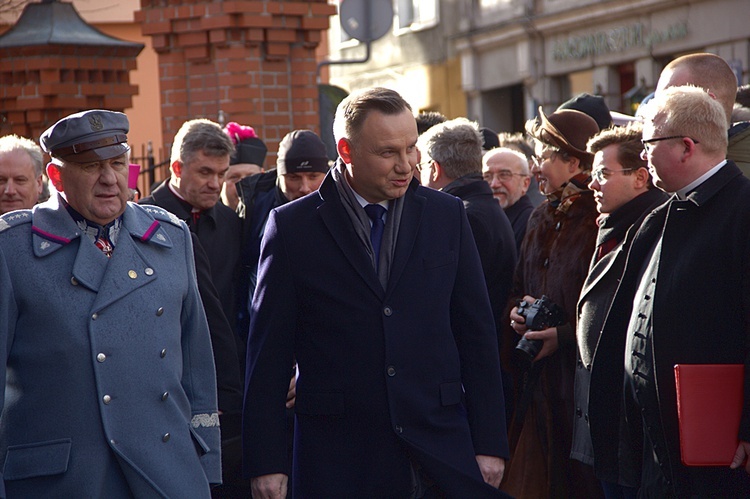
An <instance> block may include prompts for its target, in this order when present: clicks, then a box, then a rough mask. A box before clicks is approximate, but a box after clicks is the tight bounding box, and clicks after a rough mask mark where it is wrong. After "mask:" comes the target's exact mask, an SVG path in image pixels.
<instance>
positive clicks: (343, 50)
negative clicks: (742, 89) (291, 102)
mask: <svg viewBox="0 0 750 499" xmlns="http://www.w3.org/2000/svg"><path fill="white" fill-rule="evenodd" d="M347 1H349V0H347ZM373 1H376V2H377V1H378V0H373ZM383 1H388V0H383ZM395 2H396V4H395V7H394V11H395V14H394V27H393V29H392V31H391V33H390V34H389V35H386V36H385V37H383V38H382V39H381V40H378V41H376V42H374V43H373V50H372V51H373V54H374V57H373V58H372V60H371V61H370V62H368V63H366V64H362V65H342V66H340V67H338V68H336V69H335V70H332V72H331V82H332V83H333V84H337V85H340V86H342V87H343V88H348V89H349V90H353V89H355V88H360V87H362V86H369V85H373V84H385V85H386V86H390V87H392V88H395V89H397V90H401V89H405V90H404V95H405V96H407V98H409V99H410V102H411V103H412V105H415V106H416V107H418V108H420V109H431V110H438V111H441V112H443V113H444V114H446V115H448V116H449V117H453V116H458V115H462V114H461V111H463V113H465V114H463V115H465V116H467V117H469V118H470V119H473V120H477V121H479V122H480V123H481V124H482V125H483V126H488V127H490V128H493V129H495V130H498V131H515V130H521V129H522V127H523V123H524V121H525V120H526V119H528V118H530V117H533V116H534V115H535V114H536V109H537V107H538V106H540V105H541V106H544V108H545V109H554V108H555V107H556V106H557V105H559V104H560V103H562V102H564V101H565V100H567V99H568V98H570V97H572V96H573V95H575V94H578V93H580V92H589V93H594V94H598V95H602V96H604V97H605V99H606V102H607V104H608V105H609V106H610V109H612V110H615V111H620V112H623V113H626V114H633V113H634V112H635V110H636V109H637V105H638V103H640V100H641V99H642V98H643V97H645V96H646V95H647V94H648V93H650V92H651V91H653V89H654V86H655V84H656V81H657V80H658V77H659V73H660V72H661V69H662V68H663V67H664V65H666V63H668V62H669V61H670V60H672V59H673V58H675V57H677V56H680V55H684V54H687V53H691V52H702V51H703V52H711V53H715V54H717V55H719V56H721V57H723V58H724V59H725V60H726V61H727V62H728V63H729V64H730V65H731V66H732V67H733V68H734V69H735V72H736V73H737V76H738V82H739V83H746V82H747V81H748V76H749V75H748V63H749V62H750V24H748V23H747V22H746V15H745V14H746V12H747V3H746V1H744V0H609V1H596V0H411V1H410V2H409V1H407V0H395ZM404 3H406V4H407V5H411V6H412V7H413V8H416V10H419V9H420V8H422V7H423V6H424V5H428V6H429V7H428V8H427V9H426V10H434V11H435V12H437V16H436V21H435V22H434V23H433V24H432V25H423V26H419V25H418V26H417V28H418V29H415V30H409V31H408V32H404V31H403V29H399V27H398V26H399V23H401V24H403V21H401V20H400V12H406V11H405V10H404V7H403V6H401V8H399V6H400V5H402V4H404ZM433 4H434V7H433ZM423 10H424V9H423ZM336 24H338V23H337V22H336V21H335V20H334V21H332V25H336ZM339 40H340V39H338V38H336V37H335V36H334V33H333V31H332V34H331V54H332V57H337V56H346V55H347V54H349V53H351V52H353V51H356V50H358V47H347V46H346V45H345V44H344V43H341V42H340V41H339ZM448 73H450V76H448V77H446V78H442V79H441V77H442V76H443V75H445V74H448ZM457 80H458V81H457ZM436 86H440V87H442V89H443V90H442V92H435V91H433V90H432V89H433V88H434V87H436ZM459 101H461V102H463V105H462V104H461V103H460V102H459ZM457 102H459V103H457Z"/></svg>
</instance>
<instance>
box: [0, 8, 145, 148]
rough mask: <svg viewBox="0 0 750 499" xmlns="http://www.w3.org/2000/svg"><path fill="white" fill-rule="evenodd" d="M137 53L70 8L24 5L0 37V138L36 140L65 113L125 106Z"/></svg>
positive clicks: (130, 95) (136, 45) (129, 102)
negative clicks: (87, 21) (16, 17)
mask: <svg viewBox="0 0 750 499" xmlns="http://www.w3.org/2000/svg"><path fill="white" fill-rule="evenodd" d="M49 33H55V39H54V40H52V41H50V39H49V38H50V36H49ZM92 40H93V42H92ZM142 49H143V45H142V44H140V43H132V42H126V41H123V40H118V39H116V38H112V37H110V36H107V35H104V34H103V33H101V32H99V31H97V30H95V29H94V28H92V27H91V26H89V25H88V24H86V23H85V22H84V21H83V19H81V17H80V16H79V15H78V12H77V11H76V10H75V9H74V8H73V6H72V4H70V3H63V2H44V3H30V4H28V5H27V6H26V8H25V9H24V11H23V13H22V15H21V16H20V18H19V19H18V21H17V22H16V24H15V25H14V26H13V27H12V28H11V29H10V30H8V31H7V32H6V33H3V34H2V35H0V135H6V134H11V133H15V134H18V135H21V136H24V137H28V138H31V139H33V140H38V139H39V136H40V135H41V133H42V132H43V131H44V130H46V129H47V128H48V127H49V126H50V125H52V124H54V123H55V122H56V121H57V120H59V119H60V118H63V117H64V116H67V115H69V114H71V113H75V112H78V111H82V110H84V109H94V108H103V109H111V110H115V111H123V110H124V109H125V108H128V107H131V106H132V105H133V104H132V100H133V99H132V98H133V95H135V94H136V93H138V87H137V86H136V85H131V84H130V71H131V70H133V69H135V67H136V56H137V55H138V54H139V53H140V51H141V50H142Z"/></svg>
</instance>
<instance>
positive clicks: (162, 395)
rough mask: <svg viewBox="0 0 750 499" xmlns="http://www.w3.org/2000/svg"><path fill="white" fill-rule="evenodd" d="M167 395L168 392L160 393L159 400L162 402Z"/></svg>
mask: <svg viewBox="0 0 750 499" xmlns="http://www.w3.org/2000/svg"><path fill="white" fill-rule="evenodd" d="M168 397H169V392H164V393H162V394H161V400H162V402H163V401H165V400H167V398H168Z"/></svg>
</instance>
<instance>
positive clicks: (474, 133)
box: [417, 118, 484, 179]
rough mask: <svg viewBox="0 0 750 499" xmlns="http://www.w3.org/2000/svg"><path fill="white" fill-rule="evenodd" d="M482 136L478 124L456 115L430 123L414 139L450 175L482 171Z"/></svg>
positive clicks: (463, 174)
mask: <svg viewBox="0 0 750 499" xmlns="http://www.w3.org/2000/svg"><path fill="white" fill-rule="evenodd" d="M483 144H484V138H483V137H482V134H481V133H480V132H479V125H477V123H476V122H474V121H469V120H467V119H466V118H456V119H453V120H448V121H445V122H443V123H438V124H437V125H434V126H432V127H431V128H430V129H428V130H427V131H426V132H425V133H423V134H422V135H421V136H420V137H419V140H418V141H417V147H418V148H419V150H420V151H422V153H423V154H427V155H428V156H429V157H430V158H432V159H433V160H435V161H437V162H438V163H440V166H441V167H442V168H443V171H445V174H446V175H447V176H448V177H450V178H453V179H456V178H460V177H463V176H465V175H469V174H471V173H481V172H482V153H483V150H482V145H483Z"/></svg>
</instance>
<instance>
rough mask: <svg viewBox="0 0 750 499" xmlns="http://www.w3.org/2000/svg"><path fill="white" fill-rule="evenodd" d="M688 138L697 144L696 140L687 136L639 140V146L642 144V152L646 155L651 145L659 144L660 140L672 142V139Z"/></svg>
mask: <svg viewBox="0 0 750 499" xmlns="http://www.w3.org/2000/svg"><path fill="white" fill-rule="evenodd" d="M684 138H688V139H690V140H692V141H693V142H694V143H696V144H699V143H700V142H698V141H697V140H695V139H694V138H692V137H689V136H687V135H669V136H667V137H654V138H652V139H641V144H643V151H644V152H645V153H646V154H648V153H650V152H651V149H652V148H653V147H654V146H653V145H651V144H655V143H656V142H661V141H662V140H672V139H684Z"/></svg>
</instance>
